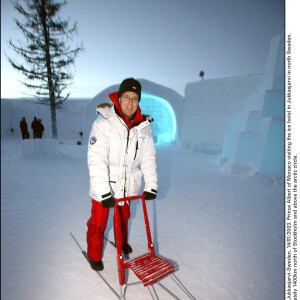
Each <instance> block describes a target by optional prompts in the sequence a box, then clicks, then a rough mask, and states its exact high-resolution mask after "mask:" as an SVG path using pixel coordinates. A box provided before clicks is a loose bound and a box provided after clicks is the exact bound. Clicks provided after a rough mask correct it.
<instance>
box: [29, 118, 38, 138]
mask: <svg viewBox="0 0 300 300" xmlns="http://www.w3.org/2000/svg"><path fill="white" fill-rule="evenodd" d="M37 128H38V120H37V118H36V117H34V118H33V121H32V122H31V129H32V133H33V138H34V139H36V138H37Z"/></svg>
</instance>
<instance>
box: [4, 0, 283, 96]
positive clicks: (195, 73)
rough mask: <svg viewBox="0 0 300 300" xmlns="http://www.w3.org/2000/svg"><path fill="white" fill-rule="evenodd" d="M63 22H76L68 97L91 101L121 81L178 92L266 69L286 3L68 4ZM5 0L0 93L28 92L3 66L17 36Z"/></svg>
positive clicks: (167, 0)
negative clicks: (78, 48)
mask: <svg viewBox="0 0 300 300" xmlns="http://www.w3.org/2000/svg"><path fill="white" fill-rule="evenodd" d="M60 15H61V17H63V18H67V17H70V18H71V21H77V23H78V36H77V37H75V39H76V41H77V42H78V44H79V43H80V42H83V44H84V47H85V52H84V53H82V54H80V56H78V58H77V60H76V70H75V78H74V84H73V85H72V86H70V88H69V91H71V97H94V96H95V95H96V94H98V93H99V92H101V91H102V90H103V89H105V88H106V87H108V86H111V85H113V84H119V83H120V82H121V81H122V80H123V79H124V78H126V77H131V76H133V77H135V78H144V79H148V80H151V81H154V82H156V83H158V84H162V85H165V86H167V87H169V88H171V89H173V90H175V91H176V92H178V93H179V94H181V95H184V89H185V86H186V84H187V83H189V82H194V81H198V80H199V79H200V77H199V72H200V70H203V71H204V72H205V79H214V78H224V77H232V76H239V75H248V74H258V73H263V72H264V67H265V62H266V56H267V54H268V50H269V46H270V42H271V38H272V37H273V36H275V35H278V34H281V33H283V31H284V21H285V11H284V0H185V1H179V0H135V1H134V0H129V1H124V0H111V1H104V0H103V1H102V0H94V1H92V0H68V4H67V6H66V7H64V8H63V9H62V10H61V13H60ZM16 16H18V14H17V13H16V12H15V10H14V8H13V7H12V4H11V3H10V1H9V0H2V1H1V44H2V45H1V73H2V76H1V96H2V98H4V97H19V96H22V94H21V92H22V91H23V92H27V90H26V89H25V87H23V86H21V85H20V83H19V82H18V80H22V79H23V77H22V75H21V74H19V73H17V72H16V71H15V70H13V69H12V67H11V66H10V65H9V64H8V62H7V59H6V57H5V56H4V55H3V53H4V51H5V52H6V53H7V54H12V52H11V51H10V50H9V49H8V47H7V42H6V40H8V39H9V37H12V38H14V39H16V38H18V37H21V35H20V33H19V31H18V30H17V29H16V25H15V24H14V22H13V19H12V18H13V17H16Z"/></svg>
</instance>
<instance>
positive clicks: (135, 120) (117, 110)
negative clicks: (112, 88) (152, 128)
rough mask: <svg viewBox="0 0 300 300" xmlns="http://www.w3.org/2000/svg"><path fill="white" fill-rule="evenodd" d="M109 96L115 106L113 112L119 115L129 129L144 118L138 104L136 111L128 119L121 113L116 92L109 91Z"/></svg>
mask: <svg viewBox="0 0 300 300" xmlns="http://www.w3.org/2000/svg"><path fill="white" fill-rule="evenodd" d="M109 98H110V99H111V101H112V102H113V104H114V108H115V113H116V114H117V115H118V116H119V117H121V118H122V119H123V120H124V122H125V124H126V125H127V127H128V128H129V129H130V128H131V127H132V126H136V125H138V124H139V123H141V122H143V120H144V118H143V116H142V113H141V109H140V107H139V106H138V108H137V111H136V113H135V115H134V117H133V119H132V120H130V119H129V118H128V117H126V116H125V115H124V114H123V113H122V110H121V106H120V103H119V101H118V92H117V91H116V92H113V93H110V94H109Z"/></svg>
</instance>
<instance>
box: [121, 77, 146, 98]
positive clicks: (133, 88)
mask: <svg viewBox="0 0 300 300" xmlns="http://www.w3.org/2000/svg"><path fill="white" fill-rule="evenodd" d="M125 92H134V93H137V95H138V97H139V101H140V100H141V92H142V87H141V84H140V83H139V82H138V81H137V80H135V79H134V78H126V79H124V80H123V81H122V83H121V84H120V87H119V93H118V98H120V97H121V96H122V94H123V93H125Z"/></svg>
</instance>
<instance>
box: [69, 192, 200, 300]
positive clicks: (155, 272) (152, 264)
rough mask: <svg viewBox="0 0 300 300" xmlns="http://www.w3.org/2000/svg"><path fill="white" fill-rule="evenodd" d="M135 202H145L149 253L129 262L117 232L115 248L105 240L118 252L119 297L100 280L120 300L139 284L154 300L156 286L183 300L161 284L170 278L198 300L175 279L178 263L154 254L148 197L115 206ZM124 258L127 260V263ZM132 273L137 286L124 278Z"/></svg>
mask: <svg viewBox="0 0 300 300" xmlns="http://www.w3.org/2000/svg"><path fill="white" fill-rule="evenodd" d="M136 199H141V200H142V207H143V213H144V219H145V227H146V234H147V241H148V252H147V253H145V254H143V255H141V256H138V257H135V258H130V257H129V255H126V254H123V253H122V249H121V241H120V235H121V228H119V227H118V228H117V230H116V232H115V238H116V244H115V243H113V242H112V241H109V240H108V239H107V238H106V237H105V239H106V240H107V241H108V242H109V243H110V244H111V245H113V246H115V247H116V248H117V266H118V275H119V284H120V293H119V294H118V293H117V292H116V291H115V290H114V289H113V288H112V286H111V285H110V284H109V283H108V282H107V280H105V278H104V277H103V276H102V274H101V272H97V273H98V275H99V277H100V278H101V279H102V281H103V282H104V283H105V284H106V285H107V286H108V287H109V288H110V290H111V291H112V292H113V294H114V295H115V296H116V297H117V298H118V299H121V300H125V289H126V288H127V287H130V286H134V285H137V284H143V286H144V287H147V289H148V291H149V293H150V295H151V297H152V299H159V298H158V296H157V294H156V291H155V289H154V286H156V285H157V286H159V287H160V288H162V289H163V290H164V291H165V292H167V293H168V294H169V295H170V296H171V297H173V298H174V299H180V298H179V297H177V296H176V295H175V294H174V293H173V292H172V291H171V290H169V289H168V288H167V287H166V286H165V285H163V284H162V283H161V280H162V279H164V278H166V277H170V278H171V279H172V280H173V281H174V282H175V283H176V285H177V286H178V287H179V288H180V289H181V290H182V291H183V292H184V293H185V295H187V296H188V297H189V298H190V299H192V300H195V299H196V298H194V297H193V296H192V295H191V293H190V292H189V291H188V290H187V289H186V288H185V286H184V285H183V284H182V283H181V282H180V281H179V279H178V278H177V277H176V276H175V274H174V273H175V271H177V270H178V266H177V264H176V263H173V262H171V261H169V260H168V259H165V258H162V257H159V256H157V255H156V254H155V249H154V244H153V243H152V238H151V232H150V226H149V220H148V214H147V208H146V202H145V195H139V196H132V197H125V198H120V199H116V204H117V203H118V202H122V201H132V200H136ZM114 214H115V218H116V220H119V219H120V215H119V210H118V209H117V205H115V206H114ZM117 224H120V222H117ZM70 234H71V237H72V238H73V239H74V241H75V242H76V244H77V245H78V247H79V248H80V249H81V252H82V254H83V255H84V256H85V258H86V259H87V260H88V261H89V259H88V257H87V254H86V252H85V251H84V250H83V249H82V247H81V246H80V245H79V243H78V241H77V240H76V238H75V237H74V235H73V234H72V233H70ZM124 257H125V258H126V260H124ZM126 269H130V270H131V271H132V272H133V273H134V274H135V275H136V277H137V278H138V279H139V281H138V282H133V283H126V278H125V277H126V276H125V270H126Z"/></svg>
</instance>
